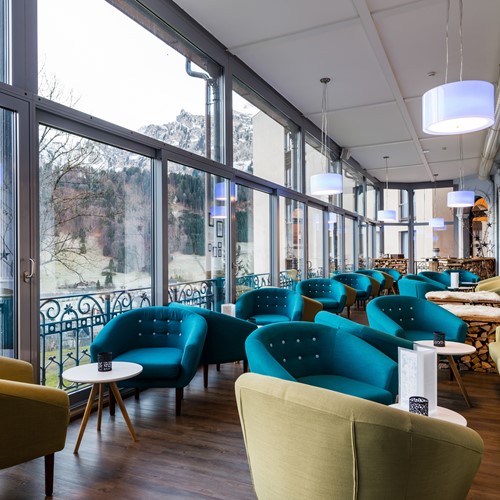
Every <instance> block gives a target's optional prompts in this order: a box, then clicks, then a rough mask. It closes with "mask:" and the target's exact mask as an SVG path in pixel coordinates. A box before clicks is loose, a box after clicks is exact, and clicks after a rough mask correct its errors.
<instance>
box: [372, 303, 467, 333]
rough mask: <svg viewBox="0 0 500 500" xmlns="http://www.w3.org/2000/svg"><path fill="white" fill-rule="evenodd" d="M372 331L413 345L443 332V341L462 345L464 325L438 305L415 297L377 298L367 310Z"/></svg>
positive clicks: (465, 325)
mask: <svg viewBox="0 0 500 500" xmlns="http://www.w3.org/2000/svg"><path fill="white" fill-rule="evenodd" d="M366 315H367V317H368V322H369V323H370V326H371V327H372V328H375V329H377V330H381V331H383V332H386V333H389V334H390V335H395V336H396V337H402V338H405V339H407V340H411V341H412V342H415V341H417V340H432V339H433V338H434V335H433V334H434V332H435V331H439V332H444V334H445V336H446V340H450V341H455V342H464V341H465V336H466V334H467V324H466V323H465V322H464V321H462V320H461V319H460V318H458V317H457V316H455V315H454V314H453V313H451V312H449V311H447V310H446V309H443V308H442V307H441V306H438V305H437V304H434V303H432V302H429V301H428V300H425V299H420V298H417V297H407V296H403V295H389V296H387V297H377V298H376V299H373V300H372V301H371V302H369V304H368V306H367V307H366Z"/></svg>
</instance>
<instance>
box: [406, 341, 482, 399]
mask: <svg viewBox="0 0 500 500" xmlns="http://www.w3.org/2000/svg"><path fill="white" fill-rule="evenodd" d="M416 343H417V344H419V345H423V346H426V347H434V349H436V351H437V353H438V355H439V356H446V358H447V359H448V363H449V364H450V368H451V371H452V372H453V375H455V378H456V379H457V383H458V386H459V387H460V390H461V391H462V395H463V397H464V399H465V402H466V403H467V406H468V407H469V408H472V403H471V402H470V399H469V395H468V394H467V390H466V389H465V385H464V382H463V380H462V377H461V376H460V371H459V369H458V367H457V364H456V363H455V360H454V359H453V356H465V355H466V354H472V353H473V352H476V348H475V347H474V346H471V345H469V344H463V343H462V342H452V341H448V340H447V341H446V342H445V346H444V347H436V346H435V345H434V342H433V341H432V340H417V341H416Z"/></svg>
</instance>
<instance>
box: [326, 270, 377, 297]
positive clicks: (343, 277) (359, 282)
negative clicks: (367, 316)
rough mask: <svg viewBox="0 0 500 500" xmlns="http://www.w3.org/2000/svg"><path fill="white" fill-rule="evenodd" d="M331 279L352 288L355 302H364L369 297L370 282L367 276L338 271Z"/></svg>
mask: <svg viewBox="0 0 500 500" xmlns="http://www.w3.org/2000/svg"><path fill="white" fill-rule="evenodd" d="M332 279H334V280H336V281H339V282H340V283H343V284H344V285H347V286H350V287H351V288H354V289H355V290H356V301H357V302H363V303H365V302H366V301H367V300H368V299H369V298H370V295H371V293H372V282H371V281H370V278H369V277H368V276H364V275H362V274H357V273H340V274H335V275H333V276H332Z"/></svg>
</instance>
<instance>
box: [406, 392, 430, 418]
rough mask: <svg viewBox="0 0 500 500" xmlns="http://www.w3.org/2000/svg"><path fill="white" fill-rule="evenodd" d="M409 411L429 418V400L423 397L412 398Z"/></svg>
mask: <svg viewBox="0 0 500 500" xmlns="http://www.w3.org/2000/svg"><path fill="white" fill-rule="evenodd" d="M409 411H410V413H416V414H417V415H425V416H426V417H427V416H429V400H428V399H427V398H424V397H422V396H410V400H409Z"/></svg>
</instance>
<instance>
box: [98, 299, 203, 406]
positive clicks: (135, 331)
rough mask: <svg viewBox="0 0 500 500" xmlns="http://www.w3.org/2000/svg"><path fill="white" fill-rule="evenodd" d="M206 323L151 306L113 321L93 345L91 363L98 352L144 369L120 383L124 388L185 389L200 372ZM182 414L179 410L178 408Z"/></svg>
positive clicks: (196, 315) (177, 311)
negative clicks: (108, 353) (137, 364)
mask: <svg viewBox="0 0 500 500" xmlns="http://www.w3.org/2000/svg"><path fill="white" fill-rule="evenodd" d="M206 333H207V323H206V321H205V320H204V319H203V318H202V317H201V316H200V315H198V314H193V313H190V312H187V311H181V310H178V309H174V308H170V307H167V306H151V307H143V308H140V309H134V310H132V311H128V312H126V313H123V314H120V315H119V316H117V317H115V318H114V319H112V320H111V321H110V322H109V323H108V324H107V325H106V326H105V327H104V328H103V329H102V330H101V332H100V333H99V334H98V335H97V337H96V339H95V340H94V342H92V344H91V345H90V354H91V358H92V361H93V362H95V361H97V354H98V353H99V352H105V351H109V352H112V353H113V359H114V360H119V361H130V362H135V363H139V364H140V365H142V366H143V371H142V373H140V374H139V375H137V376H136V377H134V378H132V379H128V380H123V381H121V382H118V385H119V386H121V387H136V388H141V387H142V388H147V387H175V388H176V389H180V388H183V387H186V386H187V385H188V384H189V382H191V380H192V378H193V377H194V375H195V374H196V370H197V369H198V366H199V363H200V358H201V353H202V350H203V345H204V343H205V337H206ZM178 411H180V408H178Z"/></svg>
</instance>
